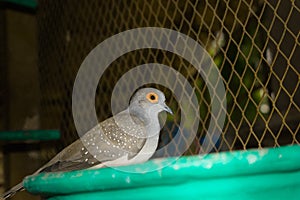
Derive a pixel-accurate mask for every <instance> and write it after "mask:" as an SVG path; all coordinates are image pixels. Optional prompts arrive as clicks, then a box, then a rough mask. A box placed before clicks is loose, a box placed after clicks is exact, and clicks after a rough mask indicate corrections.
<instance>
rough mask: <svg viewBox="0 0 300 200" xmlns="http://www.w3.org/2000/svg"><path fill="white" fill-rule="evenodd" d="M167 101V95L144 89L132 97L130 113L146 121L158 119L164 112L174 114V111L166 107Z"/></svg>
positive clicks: (158, 91)
mask: <svg viewBox="0 0 300 200" xmlns="http://www.w3.org/2000/svg"><path fill="white" fill-rule="evenodd" d="M165 100H166V98H165V95H164V93H162V92H161V91H160V90H158V89H155V88H142V89H139V90H138V91H137V92H136V93H135V94H134V96H133V97H132V99H131V101H130V105H129V111H130V113H133V114H135V115H138V116H140V117H141V118H142V119H143V120H146V121H148V118H152V117H155V118H157V115H158V113H160V112H162V111H167V112H168V113H170V114H173V112H172V110H171V109H170V108H169V107H168V106H167V105H166V103H165Z"/></svg>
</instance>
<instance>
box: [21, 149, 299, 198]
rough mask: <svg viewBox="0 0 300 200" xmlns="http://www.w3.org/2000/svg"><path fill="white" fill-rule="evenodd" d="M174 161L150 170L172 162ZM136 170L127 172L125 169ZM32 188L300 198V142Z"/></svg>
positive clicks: (32, 182) (56, 192)
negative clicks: (297, 144)
mask: <svg viewBox="0 0 300 200" xmlns="http://www.w3.org/2000/svg"><path fill="white" fill-rule="evenodd" d="M169 161H173V162H172V164H171V165H169V166H167V167H164V168H161V169H159V170H156V171H152V172H146V171H147V170H149V171H151V169H153V168H156V167H157V166H158V165H159V166H160V165H163V164H164V163H166V162H169ZM128 169H130V170H131V171H132V170H133V171H134V172H136V173H126V172H124V171H122V170H128ZM23 183H24V186H25V188H26V190H27V191H29V192H31V193H34V194H40V195H43V196H46V197H47V198H48V199H49V200H68V199H69V200H70V199H72V200H78V199H99V200H100V199H101V200H106V199H110V200H111V199H133V200H134V199H172V200H173V199H200V200H206V199H209V200H211V199H222V200H224V199H225V200H229V199H230V200H232V199H243V200H248V199H256V200H257V199H258V200H260V199H263V200H266V199H272V200H274V199H289V200H291V199H297V200H298V199H300V146H286V147H280V148H273V149H263V150H249V151H235V152H225V153H217V154H208V155H206V156H203V157H200V156H189V157H181V158H179V159H177V160H176V159H174V158H167V159H155V160H150V161H149V162H146V163H144V164H139V165H132V166H125V167H119V168H118V169H112V168H103V169H96V170H81V171H73V172H64V173H42V174H39V175H35V176H29V177H27V178H25V179H24V182H23Z"/></svg>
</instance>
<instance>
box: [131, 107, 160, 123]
mask: <svg viewBox="0 0 300 200" xmlns="http://www.w3.org/2000/svg"><path fill="white" fill-rule="evenodd" d="M128 111H129V114H130V115H133V116H136V117H137V118H138V119H140V120H141V121H142V122H143V124H144V125H145V126H147V125H150V124H152V125H153V124H158V114H157V113H153V112H151V110H150V112H148V113H147V112H145V110H142V109H139V108H137V107H133V108H130V107H129V108H128Z"/></svg>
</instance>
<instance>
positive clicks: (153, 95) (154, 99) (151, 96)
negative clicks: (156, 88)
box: [146, 92, 158, 103]
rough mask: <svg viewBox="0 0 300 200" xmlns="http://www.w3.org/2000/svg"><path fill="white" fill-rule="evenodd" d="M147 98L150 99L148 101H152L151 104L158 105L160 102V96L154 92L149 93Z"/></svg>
mask: <svg viewBox="0 0 300 200" xmlns="http://www.w3.org/2000/svg"><path fill="white" fill-rule="evenodd" d="M146 98H147V99H148V101H150V102H151V103H157V102H158V95H157V94H156V93H154V92H149V93H148V94H147V96H146Z"/></svg>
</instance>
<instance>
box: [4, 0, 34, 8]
mask: <svg viewBox="0 0 300 200" xmlns="http://www.w3.org/2000/svg"><path fill="white" fill-rule="evenodd" d="M0 2H4V3H12V4H15V5H18V6H22V7H25V8H30V9H36V8H37V5H38V3H37V0H0Z"/></svg>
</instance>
